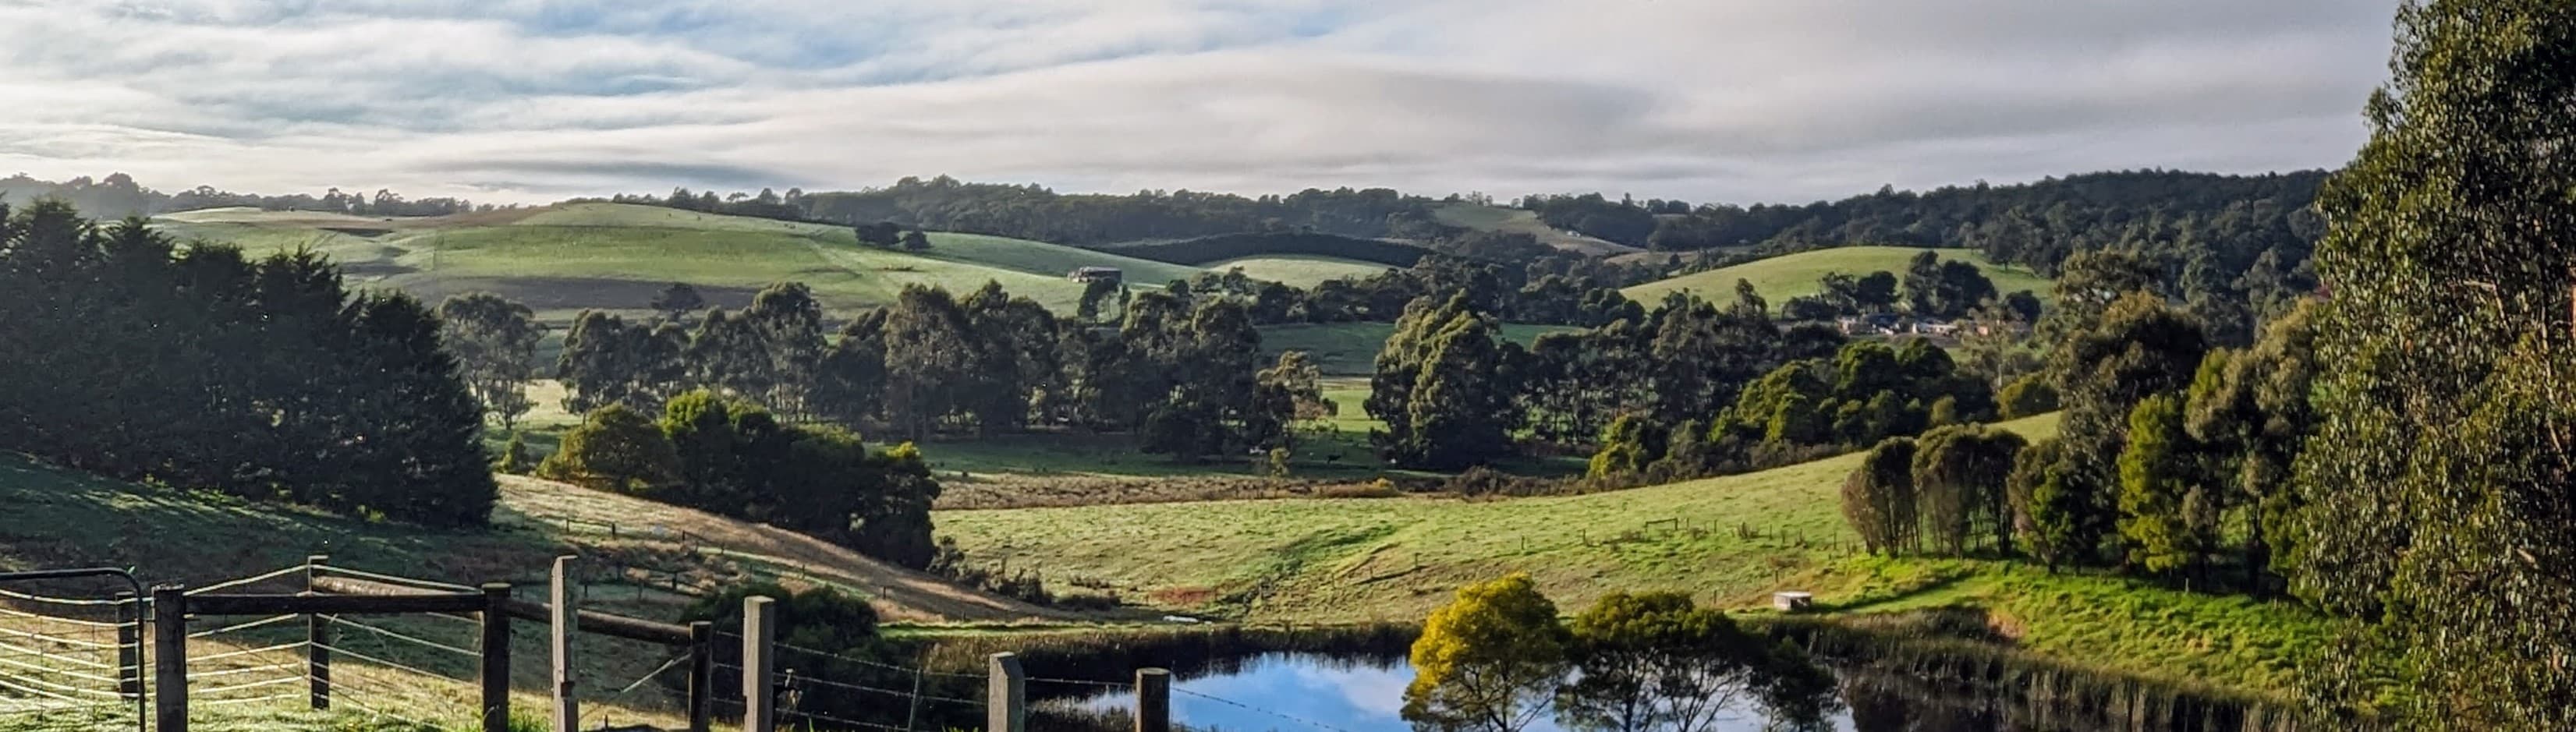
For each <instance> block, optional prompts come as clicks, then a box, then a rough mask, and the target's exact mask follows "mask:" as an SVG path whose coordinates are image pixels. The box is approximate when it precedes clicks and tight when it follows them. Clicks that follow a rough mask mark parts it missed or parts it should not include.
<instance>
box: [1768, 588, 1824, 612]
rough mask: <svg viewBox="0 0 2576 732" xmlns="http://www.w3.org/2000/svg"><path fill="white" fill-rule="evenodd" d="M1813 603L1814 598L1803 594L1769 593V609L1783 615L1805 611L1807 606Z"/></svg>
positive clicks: (1814, 601)
mask: <svg viewBox="0 0 2576 732" xmlns="http://www.w3.org/2000/svg"><path fill="white" fill-rule="evenodd" d="M1815 603H1816V596H1815V595H1812V594H1809V593H1805V592H1774V593H1771V607H1772V608H1773V609H1776V610H1779V611H1780V612H1784V613H1794V612H1797V611H1800V610H1805V609H1807V606H1809V605H1813V604H1815Z"/></svg>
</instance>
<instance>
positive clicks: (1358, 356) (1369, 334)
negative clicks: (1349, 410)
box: [1261, 323, 1576, 376]
mask: <svg viewBox="0 0 2576 732" xmlns="http://www.w3.org/2000/svg"><path fill="white" fill-rule="evenodd" d="M1571 330H1576V328H1573V327H1571V326H1562V325H1527V324H1521V323H1505V324H1503V327H1502V335H1503V339H1504V340H1508V341H1512V342H1515V343H1520V344H1524V345H1526V344H1528V343H1529V342H1530V341H1534V340H1538V337H1539V336H1542V335H1546V334H1549V333H1555V332H1560V331H1571ZM1392 335H1395V324H1394V323H1310V324H1295V325H1273V326H1269V327H1265V328H1262V329H1261V350H1263V351H1264V352H1266V354H1265V355H1264V356H1262V360H1263V361H1265V362H1267V361H1270V360H1273V359H1276V358H1278V354H1279V352H1281V351H1290V350H1296V351H1305V352H1306V355H1307V356H1308V357H1311V358H1313V359H1315V367H1316V368H1317V369H1320V370H1322V371H1323V372H1324V375H1326V376H1367V375H1369V374H1371V373H1373V372H1375V371H1376V370H1377V352H1378V350H1379V349H1382V348H1385V347H1386V339H1387V337H1389V336H1392Z"/></svg>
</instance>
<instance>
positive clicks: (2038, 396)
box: [1995, 374, 2057, 419]
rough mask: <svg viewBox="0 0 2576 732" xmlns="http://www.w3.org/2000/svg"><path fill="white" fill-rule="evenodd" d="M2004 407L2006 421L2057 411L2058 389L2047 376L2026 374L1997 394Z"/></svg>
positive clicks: (1996, 396) (1996, 398)
mask: <svg viewBox="0 0 2576 732" xmlns="http://www.w3.org/2000/svg"><path fill="white" fill-rule="evenodd" d="M1995 401H1997V402H2000V403H2001V405H2002V407H2003V416H2004V418H2005V419H2020V418H2023V417H2032V416H2038V415H2042V414H2047V413H2049V412H2054V411H2057V387H2056V386H2055V385H2053V384H2050V383H2049V381H2048V376H2047V375H2046V374H2024V375H2022V377H2021V378H2018V379H2014V380H2013V382H2012V383H2011V384H2007V385H2005V386H2004V390H2003V391H2002V392H1999V393H1997V394H1995Z"/></svg>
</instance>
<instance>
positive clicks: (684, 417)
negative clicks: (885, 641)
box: [535, 389, 939, 569]
mask: <svg viewBox="0 0 2576 732" xmlns="http://www.w3.org/2000/svg"><path fill="white" fill-rule="evenodd" d="M535 472H536V474H537V475H538V476H540V477H545V478H550V479H554V480H561V481H565V482H570V483H575V484H578V485H583V486H587V487H591V488H597V489H601V490H613V491H619V492H622V493H627V494H630V495H635V496H640V497H644V498H649V499H653V500H656V501H661V502H663V503H670V504H675V505H680V506H687V507H690V508H695V509H699V510H703V511H706V512H709V513H714V514H718V515H722V516H731V517H735V518H740V519H744V520H748V521H758V522H763V523H767V524H769V525H772V526H776V527H779V528H782V529H787V530H790V531H797V532H802V533H805V534H808V535H811V536H814V537H816V538H820V539H823V540H825V541H830V542H833V543H836V544H840V545H842V546H846V547H850V548H851V549H854V550H856V551H859V552H860V553H863V554H867V555H869V556H873V557H877V558H879V559H884V560H886V561H889V562H893V563H896V564H900V565H903V566H906V567H911V568H914V569H921V568H924V567H927V566H929V565H930V561H931V558H932V555H933V554H934V553H935V551H936V546H935V545H934V544H933V543H932V537H931V525H930V505H931V503H932V502H933V501H935V500H937V499H938V498H939V483H938V481H936V480H933V479H931V477H930V469H929V467H928V466H926V465H925V464H924V463H923V462H922V459H921V451H920V450H919V449H917V448H915V447H913V445H912V443H909V442H906V443H902V444H898V445H894V446H892V447H889V448H886V449H882V450H873V451H872V450H869V449H867V446H866V445H865V444H863V443H862V442H861V441H860V440H859V436H858V435H857V434H856V433H853V432H850V431H849V430H846V429H842V428H839V427H835V426H827V425H801V424H787V423H782V422H780V421H779V420H778V419H777V418H776V417H775V416H773V415H771V414H770V413H769V411H768V410H765V409H762V408H760V407H759V406H758V405H755V404H752V403H749V402H746V401H742V400H736V399H728V398H726V397H724V396H721V395H719V394H717V393H715V392H713V391H709V390H705V389H698V390H693V391H689V392H686V393H682V394H679V395H677V396H673V397H672V398H671V399H670V400H669V401H668V402H666V403H665V404H664V405H663V407H662V410H661V417H660V419H659V420H658V421H656V420H653V419H650V418H648V417H646V416H645V413H642V412H638V411H636V410H634V409H630V408H628V407H627V405H624V404H615V403H612V404H608V405H605V406H602V407H600V408H597V409H594V410H591V411H590V413H589V414H587V415H585V416H584V417H583V418H582V423H581V426H579V427H576V428H574V429H573V430H572V431H571V432H568V433H566V434H565V435H564V438H563V445H562V447H561V448H560V449H558V450H556V451H555V452H554V454H552V455H549V456H547V457H546V459H545V461H544V462H542V463H540V464H538V465H537V466H536V470H535Z"/></svg>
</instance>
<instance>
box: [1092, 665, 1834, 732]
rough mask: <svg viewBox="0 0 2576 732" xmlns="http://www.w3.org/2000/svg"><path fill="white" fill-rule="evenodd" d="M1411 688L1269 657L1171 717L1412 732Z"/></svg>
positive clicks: (1237, 728)
mask: <svg viewBox="0 0 2576 732" xmlns="http://www.w3.org/2000/svg"><path fill="white" fill-rule="evenodd" d="M1412 681H1413V669H1412V667H1411V666H1410V665H1409V664H1407V663H1405V661H1404V660H1403V659H1401V658H1395V659H1338V658H1334V657H1331V656H1326V655H1321V654H1311V653H1264V654H1258V655H1255V656H1252V657H1250V658H1247V659H1244V660H1243V661H1242V662H1241V664H1240V665H1239V666H1236V665H1231V664H1229V667H1221V668H1217V669H1212V670H1211V671H1210V672H1208V673H1205V674H1203V675H1198V676H1190V677H1178V678H1175V679H1173V681H1172V688H1173V689H1174V692H1173V694H1172V717H1173V721H1175V722H1178V723H1180V724H1182V725H1184V726H1187V727H1189V728H1191V729H1193V730H1211V729H1212V730H1226V731H1227V732H1261V731H1262V730H1278V731H1279V732H1319V731H1321V730H1344V731H1345V732H1395V731H1409V730H1412V729H1413V725H1411V724H1409V723H1407V722H1405V721H1404V718H1403V716H1402V714H1401V712H1402V710H1403V709H1404V685H1405V684H1407V683H1411V682H1412ZM1208 697H1214V699H1211V698H1208ZM1219 699H1222V700H1224V701H1218V700H1219ZM1226 702H1234V704H1228V703H1226ZM1066 703H1070V704H1073V705H1075V706H1078V707H1080V708H1084V709H1091V710H1100V711H1107V710H1113V709H1132V708H1134V706H1135V704H1136V695H1135V693H1133V692H1118V693H1111V694H1103V695H1097V696H1091V697H1086V698H1081V699H1075V700H1068V701H1067V702H1066ZM1238 705H1239V706H1238ZM1743 706H1744V707H1745V708H1738V709H1729V710H1727V711H1725V712H1721V713H1719V714H1718V721H1717V723H1716V724H1714V725H1712V726H1711V727H1710V729H1712V730H1715V731H1718V732H1761V730H1763V729H1764V724H1765V719H1764V718H1763V717H1762V716H1761V713H1760V712H1759V711H1757V710H1754V709H1752V708H1750V707H1751V705H1750V704H1749V703H1748V704H1745V705H1743ZM1279 715H1287V716H1288V717H1294V719H1289V718H1283V717H1282V716H1279ZM1830 722H1831V724H1832V729H1834V730H1837V731H1839V732H1854V731H1855V730H1857V728H1856V727H1854V726H1853V724H1852V720H1851V717H1850V715H1849V714H1847V713H1840V712H1838V713H1836V714H1835V715H1834V716H1832V717H1831V718H1830ZM1528 730H1529V732H1564V729H1563V728H1561V727H1558V726H1556V725H1555V724H1554V723H1553V722H1552V721H1551V720H1546V719H1541V720H1539V721H1538V722H1536V723H1534V724H1532V725H1530V726H1529V728H1528Z"/></svg>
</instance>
